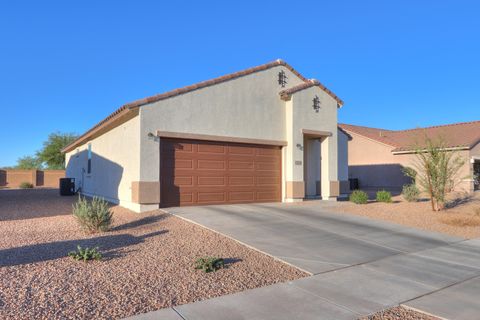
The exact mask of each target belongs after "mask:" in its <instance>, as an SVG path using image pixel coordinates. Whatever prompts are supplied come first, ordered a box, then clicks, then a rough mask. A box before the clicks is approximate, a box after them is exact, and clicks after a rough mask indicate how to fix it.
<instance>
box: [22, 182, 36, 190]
mask: <svg viewBox="0 0 480 320" xmlns="http://www.w3.org/2000/svg"><path fill="white" fill-rule="evenodd" d="M20 189H33V184H31V183H30V182H22V183H20Z"/></svg>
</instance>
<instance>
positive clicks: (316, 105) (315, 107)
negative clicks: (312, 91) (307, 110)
mask: <svg viewBox="0 0 480 320" xmlns="http://www.w3.org/2000/svg"><path fill="white" fill-rule="evenodd" d="M320 103H321V102H320V98H319V97H318V96H315V98H313V110H315V112H318V111H319V110H320Z"/></svg>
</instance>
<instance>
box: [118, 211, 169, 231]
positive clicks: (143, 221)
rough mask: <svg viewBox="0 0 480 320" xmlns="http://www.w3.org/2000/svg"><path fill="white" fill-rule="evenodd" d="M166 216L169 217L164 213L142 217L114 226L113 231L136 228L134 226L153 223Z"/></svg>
mask: <svg viewBox="0 0 480 320" xmlns="http://www.w3.org/2000/svg"><path fill="white" fill-rule="evenodd" d="M166 218H167V215H166V214H162V215H158V216H149V217H145V218H141V219H138V220H135V221H132V222H128V223H124V224H121V225H118V226H116V227H113V228H112V231H120V230H128V229H134V228H138V227H142V226H145V225H149V224H153V223H155V222H158V221H161V220H164V219H166Z"/></svg>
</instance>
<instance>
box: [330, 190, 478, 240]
mask: <svg viewBox="0 0 480 320" xmlns="http://www.w3.org/2000/svg"><path fill="white" fill-rule="evenodd" d="M392 199H393V202H392V203H379V202H372V201H370V202H369V203H368V204H364V205H362V204H360V205H358V204H354V203H352V202H349V201H342V202H338V203H335V204H334V205H332V206H331V208H332V209H333V210H332V211H336V212H341V213H349V214H356V215H360V216H365V217H370V218H374V219H380V220H385V221H389V222H393V223H398V224H402V225H406V226H409V227H414V228H418V229H423V230H429V231H435V232H442V233H446V234H450V235H453V236H458V237H463V238H466V239H472V238H478V237H480V193H479V192H476V193H475V194H474V195H469V196H467V195H464V194H452V195H450V202H449V204H448V206H447V209H445V210H443V211H440V212H434V211H432V209H431V205H430V202H429V201H428V200H427V199H422V200H421V201H419V202H407V201H405V200H404V199H403V198H402V196H395V197H393V198H392Z"/></svg>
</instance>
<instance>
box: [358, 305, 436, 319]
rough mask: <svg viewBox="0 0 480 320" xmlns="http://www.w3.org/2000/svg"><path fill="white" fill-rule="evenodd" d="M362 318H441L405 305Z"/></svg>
mask: <svg viewBox="0 0 480 320" xmlns="http://www.w3.org/2000/svg"><path fill="white" fill-rule="evenodd" d="M361 320H440V319H439V318H437V317H433V316H430V315H427V314H425V313H421V312H417V311H414V310H411V309H407V308H404V307H394V308H391V309H387V310H383V311H380V312H377V313H375V314H374V315H371V316H369V317H366V318H362V319H361Z"/></svg>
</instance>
